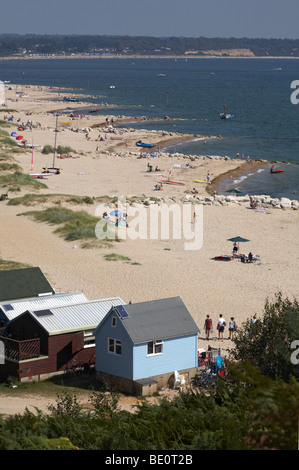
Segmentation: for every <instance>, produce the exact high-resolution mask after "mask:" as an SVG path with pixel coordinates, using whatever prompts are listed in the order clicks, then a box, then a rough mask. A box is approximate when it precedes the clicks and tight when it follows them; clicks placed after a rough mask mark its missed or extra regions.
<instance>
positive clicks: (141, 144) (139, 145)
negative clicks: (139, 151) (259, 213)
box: [135, 140, 156, 148]
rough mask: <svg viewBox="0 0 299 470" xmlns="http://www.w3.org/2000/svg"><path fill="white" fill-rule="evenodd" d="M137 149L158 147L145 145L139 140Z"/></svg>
mask: <svg viewBox="0 0 299 470" xmlns="http://www.w3.org/2000/svg"><path fill="white" fill-rule="evenodd" d="M135 145H137V147H146V148H153V147H156V146H155V145H153V144H145V143H144V142H142V141H141V140H138V142H136V144H135Z"/></svg>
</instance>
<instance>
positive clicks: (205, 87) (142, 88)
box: [0, 58, 299, 199]
mask: <svg viewBox="0 0 299 470" xmlns="http://www.w3.org/2000/svg"><path fill="white" fill-rule="evenodd" d="M0 80H2V81H10V82H11V83H12V84H19V85H21V86H26V84H33V85H43V86H49V89H50V87H55V88H56V87H61V88H63V91H62V93H63V95H64V96H67V94H68V93H76V95H77V96H78V98H80V97H81V98H82V95H83V97H85V96H86V95H89V96H92V98H89V99H88V101H89V102H91V103H93V104H94V105H95V106H96V105H101V104H107V106H106V107H104V108H100V111H99V114H115V115H122V116H130V117H140V116H147V117H149V118H152V119H151V120H149V121H142V122H137V121H136V122H134V123H130V124H129V126H130V127H135V128H140V127H141V128H147V129H157V130H165V131H169V132H176V133H177V132H181V133H188V134H194V135H198V134H199V135H205V136H209V137H211V138H208V139H207V140H206V144H204V142H203V140H199V139H194V140H193V141H191V142H190V141H189V142H179V143H176V144H173V145H171V146H169V147H168V148H167V150H168V151H169V152H171V153H172V152H180V153H183V154H186V155H190V154H191V155H220V156H229V157H232V158H235V157H236V155H237V153H239V154H240V156H241V155H242V154H243V155H244V157H245V158H247V156H248V155H249V157H250V159H251V160H256V159H257V160H259V159H265V160H267V161H269V162H270V161H275V162H279V163H277V164H276V165H275V166H276V167H277V168H280V169H283V170H284V171H283V173H279V174H275V175H274V174H272V175H271V174H270V172H269V168H270V163H269V165H268V166H267V167H266V168H265V169H263V168H262V169H259V170H256V171H252V172H249V173H247V174H245V175H243V176H242V178H236V180H234V181H233V182H232V181H230V180H227V181H225V182H224V183H222V185H221V187H220V191H219V192H221V191H222V192H223V193H225V192H226V190H227V189H231V188H233V187H237V188H238V190H240V191H241V192H242V193H245V194H269V195H271V196H272V197H283V196H284V197H289V198H290V199H298V198H299V105H295V104H292V102H291V94H292V93H293V92H294V91H295V90H294V89H292V88H291V84H292V82H293V81H295V80H299V60H295V59H270V58H269V59H208V58H206V59H192V58H190V59H189V58H188V59H174V58H173V59H143V58H134V59H131V58H122V59H108V58H103V59H32V60H31V59H28V60H5V61H0ZM83 99H84V98H83ZM67 105H68V106H69V105H70V103H68V104H67ZM224 105H225V106H226V108H225V109H226V112H227V113H231V114H234V117H233V118H232V119H229V120H222V119H220V113H222V112H223V111H224ZM82 112H84V110H82ZM86 112H88V110H86ZM165 116H168V117H170V118H176V119H175V120H170V121H167V120H164V121H161V120H159V119H161V118H163V117H165ZM153 118H157V120H155V119H153ZM218 136H221V138H220V139H219V138H216V137H218Z"/></svg>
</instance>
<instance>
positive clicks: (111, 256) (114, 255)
mask: <svg viewBox="0 0 299 470" xmlns="http://www.w3.org/2000/svg"><path fill="white" fill-rule="evenodd" d="M104 259H105V260H106V261H124V262H125V263H128V264H132V265H134V266H139V265H140V263H137V262H136V261H132V260H131V258H129V257H128V256H124V255H120V254H118V253H109V254H107V255H104Z"/></svg>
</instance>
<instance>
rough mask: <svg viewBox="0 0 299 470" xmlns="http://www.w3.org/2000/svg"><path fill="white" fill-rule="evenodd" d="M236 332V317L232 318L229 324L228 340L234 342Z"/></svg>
mask: <svg viewBox="0 0 299 470" xmlns="http://www.w3.org/2000/svg"><path fill="white" fill-rule="evenodd" d="M235 330H236V323H235V319H234V317H231V319H230V321H229V324H228V331H229V334H228V339H231V340H233V339H234V332H235Z"/></svg>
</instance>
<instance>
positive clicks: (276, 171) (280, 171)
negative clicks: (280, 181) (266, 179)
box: [270, 166, 283, 173]
mask: <svg viewBox="0 0 299 470" xmlns="http://www.w3.org/2000/svg"><path fill="white" fill-rule="evenodd" d="M270 173H283V170H275V168H274V166H272V167H271V169H270Z"/></svg>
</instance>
